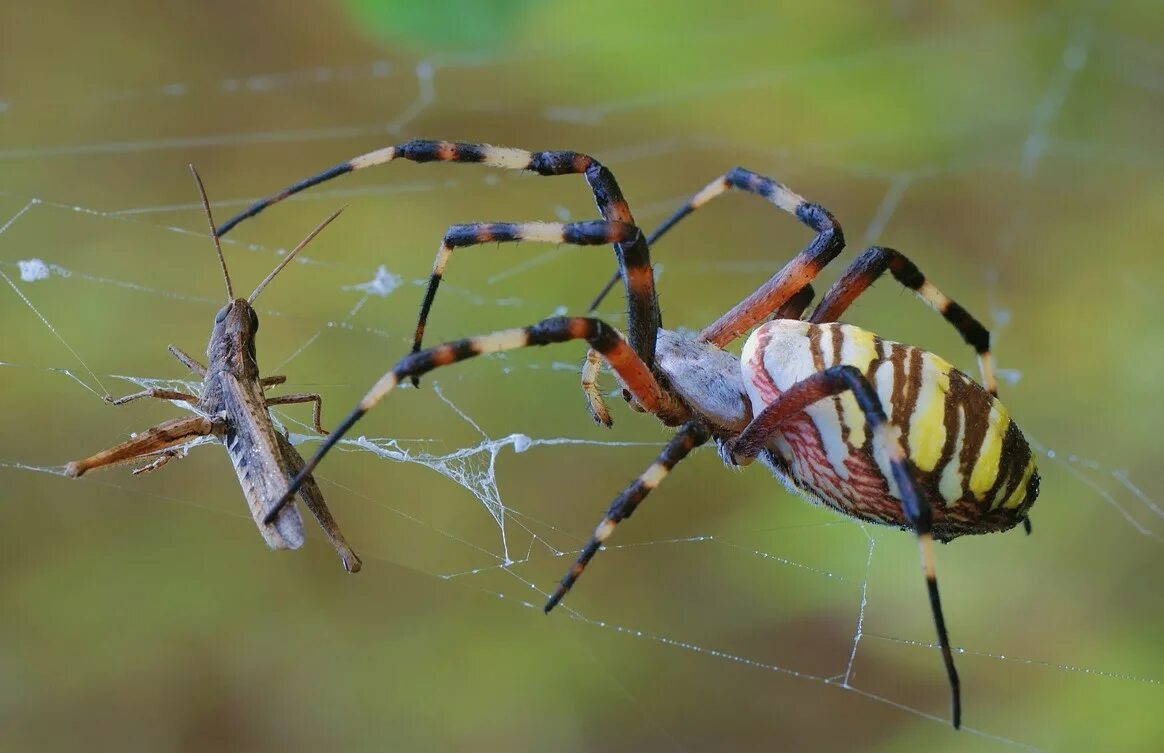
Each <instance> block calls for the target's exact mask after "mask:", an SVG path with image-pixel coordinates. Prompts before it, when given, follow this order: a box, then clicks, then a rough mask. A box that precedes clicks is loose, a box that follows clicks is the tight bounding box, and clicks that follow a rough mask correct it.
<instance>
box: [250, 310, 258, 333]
mask: <svg viewBox="0 0 1164 753" xmlns="http://www.w3.org/2000/svg"><path fill="white" fill-rule="evenodd" d="M250 314H251V332H258V331H259V315H258V314H256V313H255V310H254V309H250Z"/></svg>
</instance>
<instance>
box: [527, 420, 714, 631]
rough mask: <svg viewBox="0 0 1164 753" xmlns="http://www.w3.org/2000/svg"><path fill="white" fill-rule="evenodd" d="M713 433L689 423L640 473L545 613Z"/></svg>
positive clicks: (614, 504)
mask: <svg viewBox="0 0 1164 753" xmlns="http://www.w3.org/2000/svg"><path fill="white" fill-rule="evenodd" d="M710 436H711V434H710V433H709V432H708V429H707V427H706V426H704V425H703V423H702V422H700V421H689V422H687V423H686V424H685V425H684V426H683V428H682V429H680V430H679V433H678V434H676V435H675V436H674V438H673V439H672V440H671V441H670V442H668V443H667V446H666V447H664V448H663V451H662V452H660V453H659V457H657V458H655V462H654V463H651V465H650V467H648V468H647V470H645V471H643V472H642V473H641V474H639V477H638V478H637V479H635V480H634V481H633V482H631V485H630V486H628V487H627V488H626V489H623V491H622V493H621V494H619V495H618V496H617V497H615V498H614V502H612V503H611V505H610V509H609V510H607V512H606V515H605V516H604V517H603V518H602V522H600V523H599V524H598V527H597V528H595V529H594V535H592V536H591V537H590V541H588V542H587V543H586V546H585V547H583V548H582V551H581V553H580V554H579V555H578V559H577V560H575V561H574V566H573V567H571V568H570V571H569V572H568V573H566V576H565V577H564V578H562V582H561V583H560V584H559V585H558V587H557V589H555V590H554V593H553V594H551V595H550V597H549V599H548V600H547V601H546V606H545V612H546V614H549V613H550V610H551V609H553V608H554V607H556V606H557V605H558V602H560V601H561V600H562V599H563V598H564V597H565V596H566V594H567V593H568V592H569V591H570V589H571V588H573V587H574V583H575V582H576V581H577V580H578V578H579V577H581V575H582V573H583V571H584V570H586V566H587V565H588V564H590V560H592V559H593V558H594V555H595V554H597V553H598V550H599V549H601V548H602V545H603V543H604V542H605V541H606V540H607V539H608V538H610V535H611V534H612V533H614V529H615V527H616V526H617V525H618V524H619V523H620V522H622V521H623V520H626V519H627V518H629V517H630V516H631V514H632V513H634V511H635V509H636V508H638V506H639V503H640V502H642V501H643V500H644V499H646V497H647V495H648V494H650V493H651V490H652V489H654V488H655V487H657V486H658V485H659V484H661V483H662V482H663V479H665V478H666V477H667V474H668V473H670V472H671V469H672V468H674V467H675V465H676V464H677V463H678V462H679V461H680V460H682V459H683V458H685V457H687V455H688V454H689V453H690V452H691V451H692V450H694V449H695V448H696V447H699V446H700V445H701V444H703V443H704V442H706V441H707V440H708V439H709V438H710Z"/></svg>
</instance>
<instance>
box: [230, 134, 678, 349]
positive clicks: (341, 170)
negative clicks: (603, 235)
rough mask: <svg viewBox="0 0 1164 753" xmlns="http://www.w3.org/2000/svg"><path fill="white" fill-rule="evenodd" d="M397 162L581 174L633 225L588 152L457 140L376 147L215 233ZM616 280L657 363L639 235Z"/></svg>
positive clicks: (640, 345) (631, 325)
mask: <svg viewBox="0 0 1164 753" xmlns="http://www.w3.org/2000/svg"><path fill="white" fill-rule="evenodd" d="M397 159H405V160H410V161H412V162H456V163H475V164H481V165H487V166H490V167H499V168H503V169H506V170H519V171H529V172H533V173H536V174H538V175H542V176H551V175H581V176H582V177H583V178H585V180H586V184H587V185H588V186H589V187H590V190H591V193H592V194H593V196H594V203H595V204H596V205H597V207H598V211H599V214H601V215H602V218H603V219H604V220H606V221H607V222H622V223H627V224H630V225H633V224H634V221H635V218H634V216H633V215H632V214H631V211H630V205H629V204H628V203H627V201H626V198H625V197H624V196H623V194H622V189H621V188H620V187H619V185H618V181H617V180H615V178H614V173H612V172H611V171H610V170H609V169H608V168H607V167H606V166H604V165H603V164H602V163H600V162H599V161H598V160H596V159H594V158H593V157H591V156H590V155H588V154H582V153H581V152H571V151H541V152H530V151H527V150H525V149H514V148H510V147H500V146H490V145H488V144H467V143H463V142H457V141H431V140H425V139H416V140H413V141H409V142H407V143H404V144H397V145H395V146H389V147H385V148H383V149H377V150H376V151H374V152H368V153H367V154H361V155H359V156H357V157H353V158H352V159H349V160H347V161H346V162H341V163H340V164H338V165H335V166H334V167H331V168H329V169H327V170H324V171H323V172H321V173H318V174H316V175H313V176H312V177H310V178H306V179H304V180H301V181H299V182H298V183H295V184H293V185H291V186H288V187H287V188H285V189H283V190H281V191H278V192H276V193H274V194H271V195H270V196H268V197H267V198H265V199H261V200H260V201H257V202H255V203H254V204H252V205H251V206H250V207H248V208H247V209H246V210H244V211H243V212H241V213H240V214H238V215H236V216H234V217H232V218H231V219H229V220H227V221H226V222H224V223H222V224H221V225H219V226H218V229H217V235H219V236H223V235H226V234H227V233H228V232H229V231H230V230H231V228H233V227H234V226H235V225H237V224H238V223H240V222H242V221H243V220H245V219H247V218H248V217H254V216H255V215H256V214H258V213H259V212H262V211H263V210H264V209H266V208H267V207H269V206H271V205H272V204H276V203H278V202H280V201H282V200H283V199H286V198H287V197H288V196H291V195H293V194H296V193H299V192H300V191H303V190H306V189H308V188H311V187H312V186H317V185H319V184H320V183H324V182H326V181H329V180H331V179H333V178H338V177H339V176H341V175H346V174H348V173H350V172H354V171H356V170H363V169H365V168H369V167H376V166H377V165H384V164H387V163H389V162H392V161H394V160H397ZM615 255H616V256H617V257H618V266H619V269H620V272H621V274H620V277H621V278H622V279H623V280H625V287H626V295H627V331H628V333H629V338H630V344H631V347H632V348H634V351H635V352H636V353H638V355H639V358H641V359H642V360H644V361H646V362H647V363H653V362H654V360H655V339H656V338H655V336H656V333H657V332H658V329H659V327H661V326H662V319H661V317H660V316H659V301H658V298H657V296H656V294H655V277H654V273H653V272H652V270H651V258H650V251H649V249H648V247H647V243H646V240H645V239H644V238H643V237H642V236H641V235H636V236H635V237H634V238H633V239H631V240H629V241H628V242H625V243H617V244H616V245H615Z"/></svg>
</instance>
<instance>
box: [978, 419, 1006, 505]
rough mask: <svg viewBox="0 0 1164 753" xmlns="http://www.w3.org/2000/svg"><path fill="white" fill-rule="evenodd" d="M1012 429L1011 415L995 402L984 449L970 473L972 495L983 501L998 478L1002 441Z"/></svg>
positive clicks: (983, 442)
mask: <svg viewBox="0 0 1164 753" xmlns="http://www.w3.org/2000/svg"><path fill="white" fill-rule="evenodd" d="M1008 428H1010V414H1009V413H1008V412H1007V410H1006V408H1005V407H1003V405H1002V403H1000V402H998V401H997V400H995V401H994V402H993V404H992V405H991V406H990V419H989V421H988V422H987V427H986V434H985V436H983V438H982V447H981V448H980V449H979V450H978V453H977V456H976V457H975V458H974V467H973V468H972V469H971V471H970V493H971V494H973V495H974V496H975V497H976V498H977V499H979V500H982V499H983V498H985V496H986V494H987V493H988V492H989V491H990V489H991V488H992V487H993V486H994V481H995V479H997V478H998V464H999V462H1000V461H1001V459H1002V440H1003V438H1004V437H1005V436H1006V432H1007V429H1008Z"/></svg>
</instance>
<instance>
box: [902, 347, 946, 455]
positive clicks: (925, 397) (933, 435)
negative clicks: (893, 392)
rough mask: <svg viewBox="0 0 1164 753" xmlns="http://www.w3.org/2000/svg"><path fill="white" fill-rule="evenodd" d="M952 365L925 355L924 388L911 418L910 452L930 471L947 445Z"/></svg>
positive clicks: (922, 378) (921, 376) (921, 389)
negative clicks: (947, 407)
mask: <svg viewBox="0 0 1164 753" xmlns="http://www.w3.org/2000/svg"><path fill="white" fill-rule="evenodd" d="M952 368H954V367H953V366H951V365H950V364H949V363H947V362H946V361H944V360H943V359H941V358H938V357H937V356H935V355H934V354H932V353H923V354H922V373H921V375H920V378H921V387H920V388H919V389H918V396H917V403H916V405H914V409H913V412H912V414H911V415H910V417H909V455H910V459H911V460H912V461H913V464H914V465H915V466H917V468H918V469H919V470H921V471H924V472H926V473H929V472H930V471H932V470H934V468H935V467H937V465H938V460H940V459H941V457H942V448H943V447H944V446H945V444H946V395H947V394H948V393H949V392H950V369H952Z"/></svg>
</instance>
